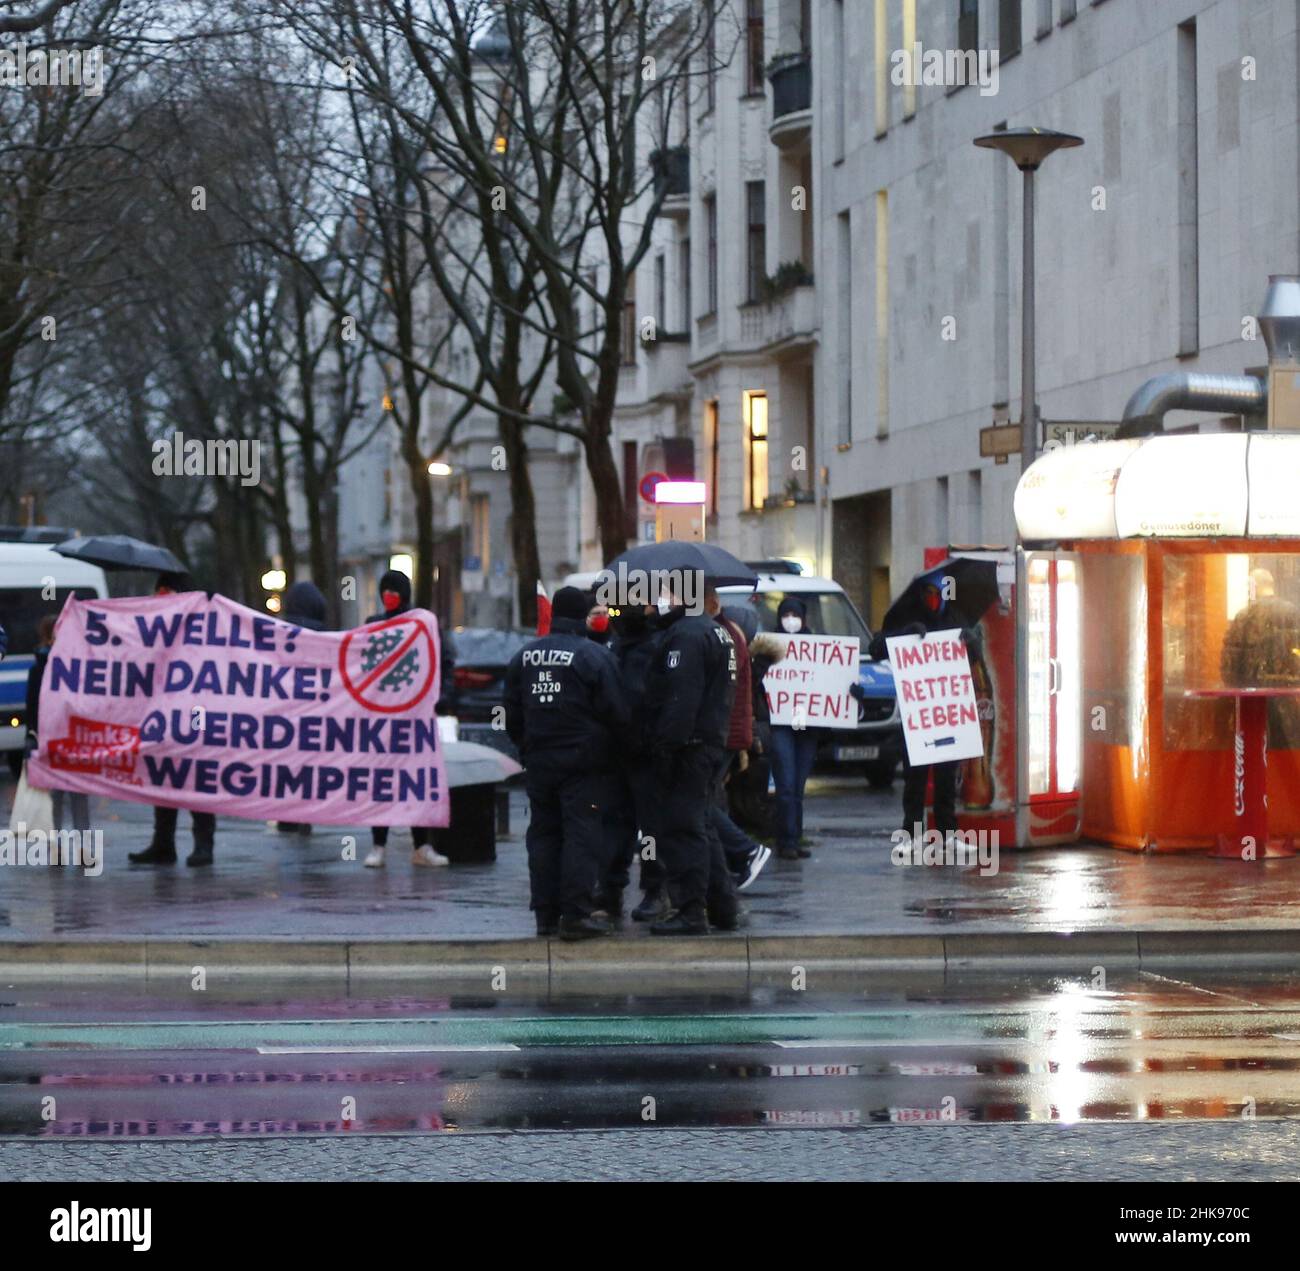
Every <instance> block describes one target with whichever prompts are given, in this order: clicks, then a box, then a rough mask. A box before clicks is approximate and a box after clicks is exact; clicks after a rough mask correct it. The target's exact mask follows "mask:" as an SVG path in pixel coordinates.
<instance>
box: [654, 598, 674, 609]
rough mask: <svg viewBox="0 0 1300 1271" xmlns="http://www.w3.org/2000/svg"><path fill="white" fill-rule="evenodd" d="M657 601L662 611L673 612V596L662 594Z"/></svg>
mask: <svg viewBox="0 0 1300 1271" xmlns="http://www.w3.org/2000/svg"><path fill="white" fill-rule="evenodd" d="M655 603H656V604H657V605H658V607H659V612H660V613H671V612H672V608H673V598H672V597H671V596H660V597H659V599H658V600H657V601H656V602H655Z"/></svg>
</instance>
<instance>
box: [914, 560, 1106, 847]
mask: <svg viewBox="0 0 1300 1271" xmlns="http://www.w3.org/2000/svg"><path fill="white" fill-rule="evenodd" d="M952 556H967V557H974V558H976V559H979V560H992V561H994V562H996V564H997V570H998V600H997V603H996V604H994V605H993V606H991V607H990V608H989V609H988V611H987V612H986V613H985V614H984V615H983V617H982V618H981V619H980V621H979V624H978V626H979V632H980V644H981V648H980V652H979V654H978V655H977V656H974V657H972V658H971V678H972V680H973V681H974V683H975V697H976V709H977V711H978V713H979V720H980V731H981V732H982V733H983V735H984V754H983V755H982V756H980V757H978V758H975V759H964V760H962V761H961V771H960V775H959V778H958V786H957V823H958V826H959V827H960V828H961V829H962V830H975V831H980V830H982V831H984V832H986V833H990V834H991V833H993V832H994V831H996V832H997V835H998V842H999V845H1000V846H1002V847H1042V846H1050V845H1052V844H1059V843H1073V842H1075V841H1077V839H1078V837H1079V827H1080V807H1079V781H1080V767H1081V758H1082V725H1083V721H1082V694H1081V691H1080V678H1081V670H1082V662H1081V650H1080V644H1079V623H1080V617H1081V607H1080V588H1079V560H1078V557H1077V556H1076V555H1074V554H1073V553H1071V552H1053V551H1026V550H1024V549H1023V548H1017V549H1015V550H1010V549H994V548H963V547H933V548H927V549H926V553H925V568H927V569H931V568H933V567H934V566H935V565H938V564H940V563H942V562H943V561H944V560H946V559H948V558H949V557H952Z"/></svg>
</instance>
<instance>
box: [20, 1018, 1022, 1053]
mask: <svg viewBox="0 0 1300 1271" xmlns="http://www.w3.org/2000/svg"><path fill="white" fill-rule="evenodd" d="M943 1020H944V1025H945V1033H946V1034H947V1035H949V1036H953V1035H960V1036H967V1037H970V1038H972V1039H985V1038H989V1037H995V1038H996V1037H1002V1036H1004V1037H1005V1038H1006V1039H1007V1040H1008V1041H1014V1040H1016V1039H1017V1038H1020V1037H1023V1036H1024V1034H1025V1028H1024V1027H1023V1024H1019V1025H1013V1024H1011V1022H1010V1019H1009V1017H1007V1016H994V1017H991V1016H989V1015H987V1014H971V1013H968V1012H960V1013H951V1014H949V1013H945V1014H944V1015H943ZM922 1027H923V1028H924V1029H925V1031H926V1032H931V1033H932V1031H933V1028H934V1013H933V1012H931V1013H930V1016H929V1018H928V1020H926V1021H925V1022H924V1023H923V1022H922V1021H921V1020H919V1019H918V1018H917V1017H916V1016H914V1015H910V1014H900V1013H897V1012H887V1013H886V1012H848V1013H841V1014H830V1013H828V1014H808V1015H802V1014H784V1015H783V1014H775V1015H645V1016H636V1015H634V1016H612V1017H604V1018H602V1017H593V1016H550V1017H539V1018H528V1017H518V1016H516V1017H488V1018H485V1017H483V1016H471V1017H455V1016H452V1017H435V1018H424V1019H383V1020H339V1019H311V1020H229V1021H212V1020H193V1021H168V1022H163V1021H152V1020H151V1021H121V1022H112V1023H96V1024H82V1023H48V1022H44V1021H31V1022H26V1023H12V1024H3V1025H0V1050H64V1049H76V1050H256V1049H259V1048H263V1047H267V1046H277V1047H279V1046H283V1047H303V1046H310V1047H313V1048H314V1047H321V1046H338V1045H342V1046H346V1047H349V1048H352V1047H362V1048H364V1047H380V1046H414V1045H419V1046H432V1045H445V1046H448V1047H459V1046H485V1045H514V1046H710V1045H712V1046H716V1045H748V1044H762V1043H765V1042H767V1043H770V1042H776V1041H803V1042H816V1041H823V1040H824V1041H827V1042H832V1043H833V1042H839V1041H850V1040H877V1041H888V1040H891V1039H898V1040H906V1039H907V1037H908V1036H909V1035H912V1034H916V1033H917V1032H918V1030H919V1029H921V1028H922Z"/></svg>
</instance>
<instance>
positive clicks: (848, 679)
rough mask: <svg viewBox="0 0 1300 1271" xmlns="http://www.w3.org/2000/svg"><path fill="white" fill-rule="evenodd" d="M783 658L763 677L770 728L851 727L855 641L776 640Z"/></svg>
mask: <svg viewBox="0 0 1300 1271" xmlns="http://www.w3.org/2000/svg"><path fill="white" fill-rule="evenodd" d="M777 638H778V639H780V640H782V641H784V643H785V646H786V652H785V656H784V657H783V658H782V659H781V660H780V661H779V662H776V663H774V664H773V665H772V668H771V669H770V670H769V671H768V673H767V674H766V675H765V676H764V677H763V689H764V691H765V692H766V693H767V709H768V711H769V712H770V714H771V716H772V723H774V724H789V725H790V726H791V727H793V728H856V727H857V726H858V703H857V701H856V699H855V698H854V697H853V696H852V695H851V694H850V693H849V689H850V688H851V687H852V686H853V685H854V684H856V683H857V680H858V638H857V636H825V635H792V636H787V635H781V636H778V637H777Z"/></svg>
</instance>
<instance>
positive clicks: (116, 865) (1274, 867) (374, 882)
mask: <svg viewBox="0 0 1300 1271" xmlns="http://www.w3.org/2000/svg"><path fill="white" fill-rule="evenodd" d="M12 790H13V787H12V784H8V783H7V789H6V795H7V798H6V799H5V803H7V802H8V801H9V800H10V799H11V798H12ZM811 792H812V793H811V797H810V800H809V802H808V805H807V822H808V824H807V832H808V833H809V834H810V836H811V837H812V839H813V840H814V851H813V856H812V858H811V859H810V860H806V861H802V862H783V861H777V860H775V859H773V861H772V862H771V864H770V865H769V866H768V868H767V870H766V871H765V872H764V874H763V875H762V876H761V877H760V879H759V880H758V882H757V883H756V884H755V885H754V887H753V888H752V889H751V890H750V891H749V892H748V893H746V896H745V903H746V904H747V905H748V907H749V909H750V914H751V923H750V928H749V931H748V933H747V934H748V936H749V937H750V938H751V941H753V940H754V939H757V938H759V937H766V936H778V937H779V936H804V937H806V936H813V935H820V936H850V935H852V936H866V935H882V934H891V935H897V934H912V935H929V936H948V935H951V934H953V933H957V932H960V933H995V932H996V933H1006V932H1018V933H1048V932H1071V931H1073V932H1083V931H1093V932H1111V933H1117V934H1118V933H1129V932H1133V931H1135V930H1141V931H1148V932H1174V931H1191V930H1205V929H1213V930H1214V931H1216V932H1225V931H1242V932H1251V931H1254V932H1259V933H1263V932H1267V931H1274V930H1278V929H1283V928H1286V929H1294V930H1296V931H1300V858H1298V859H1296V860H1294V861H1286V860H1276V861H1267V862H1263V863H1260V864H1251V865H1248V864H1243V863H1236V862H1222V861H1217V860H1212V859H1210V858H1209V857H1206V856H1199V855H1197V856H1189V855H1180V856H1176V857H1175V856H1153V855H1138V854H1134V853H1131V852H1122V851H1116V850H1113V849H1109V848H1086V847H1076V848H1067V849H1040V850H1036V851H1032V852H1006V853H1003V855H1002V857H1001V862H1000V869H999V872H998V873H997V874H996V875H994V876H991V877H981V876H980V875H979V873H978V871H977V870H970V869H954V868H929V869H926V868H899V867H897V866H895V865H893V864H892V863H891V860H890V838H889V836H890V832H891V831H892V829H893V828H894V826H895V825H896V824H897V818H898V812H897V807H898V798H899V793H898V788H897V787H895V790H894V792H893V793H892V794H880V793H873V792H869V791H868V790H867V788H866V785H865V783H861V784H859V783H857V782H854V781H851V780H845V779H839V778H836V779H821V778H814V781H813V783H812V786H811ZM0 806H3V804H0ZM92 813H93V819H94V824H95V826H96V827H97V828H101V829H102V830H103V833H104V842H105V855H106V858H107V859H106V863H105V866H104V870H103V873H102V874H101V875H100V876H99V877H87V876H85V875H83V873H82V871H80V870H78V869H48V868H46V869H40V868H32V867H17V866H14V867H6V868H3V869H0V941H35V942H46V941H50V940H59V941H65V940H78V941H80V940H110V939H121V938H125V937H135V938H141V937H148V938H170V939H182V940H192V939H196V938H197V939H203V938H208V937H219V936H228V937H244V938H249V939H253V938H259V939H260V938H278V939H285V938H290V939H299V940H303V941H327V942H337V941H340V940H389V939H403V940H420V941H430V940H439V941H442V940H457V941H464V940H469V941H482V940H517V939H521V938H526V937H531V936H532V934H533V923H532V916H531V914H530V913H529V912H528V908H527V904H528V900H527V897H528V883H527V868H526V862H525V858H524V846H523V829H524V826H525V824H526V821H527V805H526V801H525V800H524V798H523V796H522V794H520V793H515V794H514V795H513V797H512V808H511V826H512V829H513V831H514V833H513V834H512V836H511V837H509V838H507V839H504V840H501V841H499V842H498V846H497V853H498V859H497V861H496V863H495V864H494V865H474V866H457V867H453V868H450V869H440V870H428V869H418V870H417V869H413V868H412V866H411V864H410V853H409V839H408V838H407V835H406V833H405V832H404V831H395V832H394V833H393V841H392V842H391V843H390V847H389V864H388V867H387V868H386V869H384V870H370V869H365V868H363V866H362V864H361V860H362V859H364V856H365V853H366V851H367V849H368V847H369V835H368V834H367V833H366V832H365V831H361V832H360V833H357V832H355V831H342V830H331V829H324V828H317V829H316V830H315V831H314V832H313V833H312V835H311V836H310V837H308V838H305V839H304V838H300V837H298V836H296V835H287V834H278V833H276V832H274V831H273V830H272V829H270V828H268V827H267V826H265V825H264V824H261V823H255V824H254V823H249V822H242V821H235V820H229V819H225V820H222V821H221V822H220V823H219V825H218V831H217V849H216V858H217V859H216V865H215V867H214V868H212V869H205V870H194V869H187V868H186V867H185V865H184V863H183V856H184V855H185V854H186V853H187V852H188V850H189V841H188V840H189V829H188V825H189V818H188V815H187V814H185V813H182V814H181V836H180V843H179V847H180V850H181V854H182V862H181V863H178V864H177V865H176V866H173V867H165V868H153V869H150V868H143V867H139V866H132V865H130V864H129V863H128V861H127V859H126V856H127V852H128V851H133V850H136V849H138V848H140V847H142V846H143V845H144V844H145V842H147V840H148V835H149V828H150V813H149V810H148V809H147V808H145V807H142V806H141V805H138V804H128V803H107V802H105V803H102V804H101V803H99V802H97V803H96V805H95V807H94V808H93V809H92ZM348 834H353V835H354V837H355V838H356V840H357V852H356V855H357V859H356V860H354V861H344V860H343V859H342V849H343V843H344V839H345V836H346V835H348ZM629 894H630V895H631V893H629ZM621 939H622V940H624V941H644V940H647V939H650V937H649V936H648V933H647V932H646V931H645V930H644V928H643V927H641V926H640V925H639V924H634V923H630V922H629V923H628V924H627V930H626V931H625V933H624V935H623V936H622V937H621ZM655 943H656V944H663V943H664V942H662V941H655Z"/></svg>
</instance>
